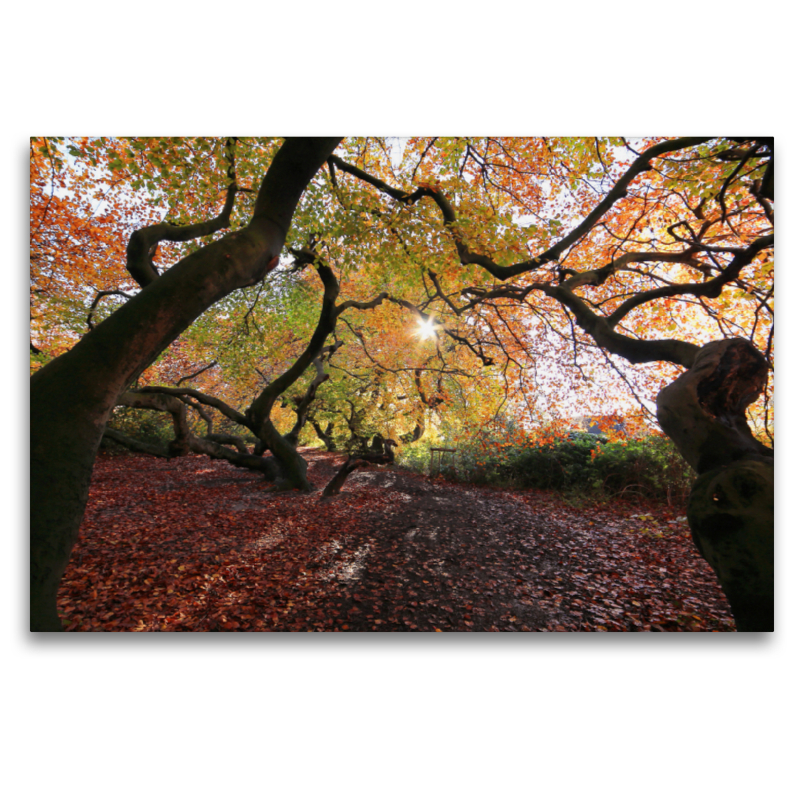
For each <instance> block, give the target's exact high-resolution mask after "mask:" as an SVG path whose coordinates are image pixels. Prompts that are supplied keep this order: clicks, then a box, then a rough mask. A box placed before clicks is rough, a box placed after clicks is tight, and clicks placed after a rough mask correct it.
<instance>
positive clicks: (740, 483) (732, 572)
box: [657, 339, 774, 631]
mask: <svg viewBox="0 0 800 800" xmlns="http://www.w3.org/2000/svg"><path fill="white" fill-rule="evenodd" d="M766 377H767V363H766V360H765V359H764V357H763V356H762V355H761V353H759V352H758V350H756V349H755V348H754V347H753V346H752V345H751V344H750V343H749V342H748V341H746V340H744V339H727V340H724V341H719V342H712V343H711V344H708V345H706V346H705V347H703V348H701V349H700V351H699V353H698V355H697V357H696V359H695V361H694V364H693V365H692V366H691V368H690V369H689V370H688V371H687V372H685V373H684V374H683V375H681V376H680V377H679V378H678V379H677V380H676V381H674V382H673V383H671V384H670V385H669V386H667V387H666V388H664V389H663V390H662V391H661V392H660V393H659V395H658V398H657V406H658V412H657V413H658V420H659V422H660V423H661V427H662V428H663V430H664V432H665V433H666V434H667V435H668V436H669V437H670V438H671V439H672V441H673V442H675V445H676V446H677V448H678V450H679V451H680V452H681V454H682V455H683V456H684V458H685V459H686V460H687V461H688V462H689V464H691V466H692V467H694V469H695V470H696V471H697V472H698V473H699V478H698V479H697V481H696V482H695V484H694V486H693V487H692V492H691V495H690V497H689V507H688V514H687V515H688V519H689V525H690V527H691V530H692V539H693V540H694V543H695V545H696V546H697V549H698V550H699V551H700V553H701V555H702V556H703V558H705V559H706V561H708V563H709V564H710V565H711V567H712V568H713V570H714V572H715V573H716V574H717V577H718V578H719V580H720V583H721V585H722V589H723V591H724V592H725V595H726V596H727V598H728V602H729V603H730V605H731V610H732V611H733V615H734V618H735V619H736V627H737V629H738V630H740V631H771V630H773V629H774V615H773V609H774V567H773V553H774V460H773V451H772V450H771V449H770V448H769V447H766V446H765V445H763V444H761V442H759V441H758V440H757V439H756V438H755V437H754V436H753V434H752V433H751V431H750V428H749V427H748V424H747V418H746V416H745V410H746V409H747V406H749V405H750V403H752V402H753V401H754V400H755V399H756V398H757V397H758V396H759V395H760V394H761V392H762V391H763V388H764V383H765V381H766Z"/></svg>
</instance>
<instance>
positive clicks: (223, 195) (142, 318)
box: [30, 137, 774, 611]
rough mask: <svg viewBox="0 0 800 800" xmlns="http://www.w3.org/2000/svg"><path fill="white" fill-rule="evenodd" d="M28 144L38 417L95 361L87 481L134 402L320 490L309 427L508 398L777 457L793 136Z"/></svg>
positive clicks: (331, 434) (723, 452) (353, 432)
mask: <svg viewBox="0 0 800 800" xmlns="http://www.w3.org/2000/svg"><path fill="white" fill-rule="evenodd" d="M30 160H31V336H32V339H31V360H32V371H33V372H34V373H36V374H35V375H34V383H33V384H32V385H34V386H35V387H37V389H38V394H37V395H36V396H37V397H41V398H48V399H47V402H45V400H44V399H42V401H41V402H42V403H43V405H42V406H41V407H37V406H36V405H35V404H34V414H35V415H36V414H37V413H38V414H39V416H40V417H44V416H45V415H46V412H45V411H44V410H43V409H45V408H50V407H51V406H49V405H47V403H50V404H52V402H53V401H54V398H55V395H56V393H57V389H56V387H58V386H64V387H66V386H67V385H68V384H69V380H68V376H69V375H80V376H81V378H82V380H84V382H85V388H84V389H82V390H76V391H77V394H76V396H78V395H79V394H80V391H83V392H84V395H82V396H83V398H84V399H83V400H81V401H80V402H79V401H77V400H76V409H78V410H76V412H75V413H76V414H78V415H83V418H85V420H86V424H87V425H89V428H87V431H89V430H90V429H91V434H90V433H88V432H87V433H85V434H80V436H83V439H85V440H86V442H87V443H88V444H87V445H86V456H85V463H84V466H83V467H82V470H83V472H82V473H81V474H84V475H85V480H84V479H82V480H84V483H86V481H88V475H89V474H90V472H91V463H92V461H93V458H94V452H95V450H96V446H97V443H99V441H100V437H101V436H102V435H103V434H104V433H105V435H107V436H116V438H117V440H118V441H126V439H125V437H124V436H123V434H121V433H119V432H116V433H114V429H113V420H112V424H111V426H110V427H109V429H108V430H107V429H106V425H105V423H106V421H107V420H108V417H109V415H110V413H111V411H112V409H113V408H114V407H115V406H119V405H124V406H131V407H139V408H150V409H156V410H159V411H162V412H167V413H169V414H170V415H171V416H172V419H173V424H174V431H175V436H174V439H173V441H172V442H171V443H170V445H169V450H168V451H166V452H165V453H163V454H165V455H167V456H174V455H179V454H180V453H181V452H187V450H189V449H194V450H195V451H196V452H205V453H207V454H209V455H212V456H214V457H223V458H228V459H229V460H232V461H234V463H240V464H241V465H242V466H247V467H249V468H257V469H261V470H262V471H263V472H264V473H265V475H267V477H269V478H271V479H273V480H277V481H278V484H279V486H282V487H295V488H301V489H306V490H307V489H309V488H310V486H309V485H308V482H307V480H306V478H305V467H304V462H303V460H302V459H301V458H300V457H299V456H298V455H297V451H296V445H297V441H298V437H299V436H300V435H306V436H309V437H313V438H314V439H316V437H319V438H320V439H322V440H323V441H326V437H328V438H330V439H331V446H334V445H335V444H336V442H339V443H342V442H348V443H350V444H351V445H360V448H361V450H362V451H363V450H364V447H365V445H366V442H367V441H368V440H369V439H371V438H372V437H374V436H375V435H378V436H379V437H380V439H382V440H383V441H389V440H391V442H392V443H393V444H394V446H401V445H402V443H403V442H408V441H412V440H414V439H416V438H419V437H420V436H421V435H423V433H424V432H425V431H426V429H427V430H431V429H436V430H442V429H446V430H447V431H448V433H449V435H450V436H451V437H452V438H454V439H456V440H457V439H458V438H459V437H470V436H472V435H474V434H475V433H476V432H478V431H481V430H485V429H486V428H487V427H491V426H493V425H499V424H500V423H501V422H502V421H503V420H504V419H506V418H511V419H514V420H515V421H516V422H517V423H518V427H517V428H516V430H517V431H519V432H523V433H524V435H526V436H528V435H536V434H537V432H538V433H540V434H541V432H542V431H551V430H552V429H553V426H554V425H555V426H562V427H564V426H567V427H568V426H569V425H570V424H573V423H574V421H575V420H576V419H578V418H579V417H581V416H583V415H586V414H590V415H595V416H597V415H599V416H601V417H602V418H603V419H605V420H607V421H609V422H612V421H613V420H614V419H619V417H620V416H624V417H627V418H634V417H635V418H638V419H639V420H640V422H641V424H643V425H650V426H655V425H657V424H658V423H657V421H656V417H658V420H659V421H660V424H661V426H662V427H663V428H664V429H665V431H666V432H667V433H668V435H670V436H671V437H672V438H673V439H674V440H675V442H676V444H677V445H678V447H679V449H680V450H681V452H682V453H683V455H684V456H685V457H686V458H687V460H688V461H689V462H690V464H691V465H692V466H693V467H694V468H695V469H696V470H698V472H701V473H705V472H708V471H709V470H711V469H717V468H722V467H725V466H726V465H728V464H729V462H731V461H732V460H733V461H737V460H738V461H741V460H748V459H750V460H753V459H755V460H756V461H759V459H761V460H763V459H768V458H771V450H770V449H769V447H768V445H769V444H771V442H772V437H773V428H772V399H771V398H772V388H771V387H772V384H771V376H772V352H773V308H772V305H773V302H772V301H773V277H774V272H773V261H772V259H773V223H774V218H773V207H772V204H773V197H774V188H773V186H774V178H773V175H774V156H773V146H772V140H771V139H765V138H759V137H750V138H748V137H684V138H674V137H652V138H646V139H637V140H627V139H624V138H621V137H596V138H575V137H572V138H556V137H539V138H509V137H449V138H448V137H412V138H408V139H398V138H395V139H391V138H381V137H367V138H348V139H344V140H341V141H339V140H333V139H331V140H291V139H290V140H286V142H284V141H283V140H278V139H260V138H252V137H226V138H218V139H214V138H175V137H152V138H122V137H105V138H103V137H98V138H91V137H83V138H62V139H59V138H33V139H31V149H30ZM123 342H125V343H124V344H123ZM720 343H723V344H722V346H720ZM712 345H713V347H712ZM729 345H730V346H729ZM709 347H711V349H708V348H709ZM64 354H66V355H64ZM59 356H63V357H62V358H59ZM681 375H683V376H684V377H683V378H681V379H680V380H681V381H683V382H682V383H681V382H679V381H678V380H677V379H678V378H679V376H681ZM687 376H688V377H687ZM676 386H677V387H678V388H677V389H672V388H669V391H667V388H668V387H676ZM687 392H688V394H689V395H691V396H690V397H688V395H687ZM659 393H661V394H659ZM101 395H102V397H101ZM657 396H658V397H659V400H658V402H657V401H656V398H657ZM687 397H688V399H687ZM657 406H658V408H657ZM92 409H94V410H92ZM47 413H49V412H47ZM745 415H747V416H745ZM688 418H692V419H693V420H694V422H693V423H692V425H693V426H694V427H692V426H687V424H686V419H688ZM65 419H66V417H65ZM90 419H91V420H92V421H91V424H90ZM37 422H38V419H35V420H34V424H35V425H36V424H37ZM307 422H310V425H307V424H306V423H307ZM73 428H74V430H75V431H76V433H75V436H76V437H78V436H79V434H78V433H77V431H78V428H75V427H74V426H73ZM243 431H244V432H247V435H249V436H251V437H254V439H252V440H253V441H255V443H256V444H255V448H254V450H253V452H250V451H249V450H248V449H247V446H246V444H245V443H244V441H243V440H241V439H240V438H239V437H240V435H241V434H242V432H243ZM311 431H313V432H314V433H313V434H312V433H311ZM753 434H755V436H754V435H753ZM52 435H54V434H51V438H52ZM43 436H44V434H43ZM237 438H238V439H239V440H238V441H237ZM126 443H127V444H129V445H130V444H131V442H130V441H126ZM326 444H328V442H327V441H326ZM65 446H66V445H65ZM134 446H141V443H139V444H138V445H136V443H134ZM267 451H269V452H270V453H271V457H270V458H263V455H264V453H265V452H267ZM37 457H40V458H41V459H42V460H44V459H45V455H44V450H42V451H41V454H40V456H37ZM87 470H88V472H87ZM715 485H716V484H715ZM65 491H66V490H65ZM70 491H72V490H70ZM75 491H76V492H78V489H75ZM709 491H711V493H712V494H713V493H714V492H715V491H717V490H716V489H713V488H712V489H710V490H709ZM80 492H84V493H85V486H83V488H81V489H80V491H79V492H78V495H80ZM81 502H85V500H84V501H81V500H80V497H78V499H77V500H76V505H75V509H79V508H80V507H81ZM54 513H55V512H54ZM75 513H78V512H77V511H75V512H74V513H73V516H74V514H75ZM698 513H700V512H698ZM70 524H72V525H73V527H74V520H73V522H72V523H70ZM759 524H760V523H759ZM770 542H771V538H770ZM698 546H700V547H701V551H702V550H703V546H702V545H701V544H698ZM770 546H771V545H770ZM709 553H710V551H709ZM709 553H706V552H704V553H703V554H704V556H706V558H707V559H709V560H710V561H711V562H712V564H713V563H714V561H713V560H714V558H715V556H713V555H710V554H709ZM770 553H771V551H770ZM67 555H68V549H67ZM61 558H62V559H63V554H62V556H61ZM759 558H760V556H759ZM764 558H765V559H766V558H767V557H766V556H764ZM764 563H766V561H765V562H764ZM715 569H717V566H715ZM725 569H726V568H723V567H719V569H718V574H720V571H723V572H724V571H725ZM769 569H770V570H771V555H770V556H769ZM56 571H57V570H56ZM770 580H771V577H770ZM723 583H724V580H723ZM726 591H727V589H726ZM748 591H749V590H748ZM758 592H760V594H759V597H761V596H762V595H763V594H764V592H763V591H762V589H759V590H758ZM729 594H730V593H729ZM758 602H759V603H761V602H762V601H761V600H759V601H758ZM764 602H766V601H764ZM734 611H736V608H734Z"/></svg>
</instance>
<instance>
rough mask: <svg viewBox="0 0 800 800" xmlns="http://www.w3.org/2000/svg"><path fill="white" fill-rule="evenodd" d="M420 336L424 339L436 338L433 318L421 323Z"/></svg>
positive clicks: (421, 320) (422, 320)
mask: <svg viewBox="0 0 800 800" xmlns="http://www.w3.org/2000/svg"><path fill="white" fill-rule="evenodd" d="M419 336H420V337H421V338H422V339H433V338H434V337H435V336H436V326H435V325H434V324H433V316H432V315H431V316H430V317H428V318H427V319H420V321H419Z"/></svg>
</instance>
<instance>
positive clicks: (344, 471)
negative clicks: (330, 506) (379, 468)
mask: <svg viewBox="0 0 800 800" xmlns="http://www.w3.org/2000/svg"><path fill="white" fill-rule="evenodd" d="M366 466H367V462H366V461H364V459H361V458H354V457H353V456H348V457H347V461H345V462H344V464H342V466H341V468H340V469H339V471H338V472H337V473H336V474H335V475H334V476H333V477H332V478H331V480H330V482H329V483H328V485H327V486H326V487H325V488H324V489H323V491H322V496H323V497H333V496H334V495H337V494H339V492H341V490H342V486H344V482H345V481H346V480H347V478H348V476H349V475H350V473H351V472H353V471H354V470H356V469H358V468H359V467H366Z"/></svg>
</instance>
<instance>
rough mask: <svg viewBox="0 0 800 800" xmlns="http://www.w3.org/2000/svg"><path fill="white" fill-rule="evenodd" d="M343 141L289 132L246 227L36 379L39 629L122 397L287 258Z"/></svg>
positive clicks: (173, 272)
mask: <svg viewBox="0 0 800 800" xmlns="http://www.w3.org/2000/svg"><path fill="white" fill-rule="evenodd" d="M338 142H339V139H333V138H330V139H289V140H287V141H286V142H285V143H284V145H283V146H282V147H281V149H280V150H279V151H278V153H277V154H276V156H275V158H274V160H273V162H272V164H271V165H270V167H269V169H268V171H267V173H266V175H265V177H264V180H263V182H262V184H261V187H260V189H259V193H258V197H257V200H256V208H255V213H254V215H253V219H252V220H251V222H250V224H249V225H248V226H247V227H246V228H244V229H242V230H240V231H236V232H234V233H230V234H228V235H227V236H225V237H224V238H222V239H220V240H219V241H216V242H213V243H211V244H209V245H207V246H205V247H203V248H202V249H201V250H198V251H196V252H194V253H192V254H191V255H189V256H187V257H186V258H184V259H182V260H181V261H179V262H178V263H177V264H175V265H174V266H173V267H172V268H171V269H170V270H168V271H167V272H166V273H164V274H163V275H161V276H159V277H158V279H157V280H154V281H152V282H151V283H149V284H148V285H147V286H146V288H144V289H143V290H142V291H141V292H140V293H139V294H138V295H136V296H135V297H134V298H133V299H131V300H129V301H128V302H127V303H126V304H125V305H124V306H122V308H120V309H119V310H117V311H116V312H115V313H114V314H112V315H111V316H110V317H108V319H106V320H104V321H103V322H102V323H101V324H100V325H98V326H97V327H96V328H94V330H92V331H91V332H90V333H88V334H87V335H86V336H84V338H83V339H81V341H80V342H79V343H78V344H77V345H75V347H73V348H72V350H70V351H69V352H67V353H65V354H64V355H62V356H60V357H59V358H56V359H54V360H53V361H51V362H50V363H49V364H47V365H46V366H45V367H43V368H42V369H40V370H39V371H38V372H37V373H35V374H34V376H33V377H32V378H31V390H30V405H31V491H30V498H31V503H30V506H31V555H30V559H31V574H30V624H31V630H33V631H54V630H55V631H58V630H61V622H60V620H59V617H58V611H57V608H56V594H57V591H58V584H59V582H60V580H61V576H62V575H63V573H64V570H65V569H66V566H67V562H68V560H69V556H70V552H71V551H72V548H73V546H74V544H75V541H76V540H77V537H78V530H79V528H80V523H81V519H82V517H83V512H84V508H85V506H86V499H87V496H88V490H89V481H90V479H91V475H92V468H93V466H94V461H95V456H96V453H97V448H98V446H99V444H100V440H101V438H102V436H103V430H104V428H105V425H106V422H107V420H108V417H109V415H110V413H111V410H112V409H113V408H114V406H115V404H116V401H117V398H118V397H119V395H120V394H121V393H122V392H123V391H124V390H125V389H126V388H127V387H128V386H130V385H131V384H132V383H133V382H134V380H135V379H136V378H137V377H138V376H139V375H140V374H141V372H142V371H143V370H144V369H145V368H146V367H147V366H148V365H149V364H150V363H151V362H152V361H153V360H154V359H155V358H156V357H157V356H158V354H159V353H161V352H162V351H163V350H164V349H165V348H166V347H167V346H168V345H169V344H170V343H171V342H172V341H173V340H174V339H175V338H176V337H177V336H178V335H179V334H180V333H181V332H182V331H184V330H185V329H186V328H187V327H188V326H189V325H190V324H191V323H192V322H193V321H194V320H195V319H197V317H198V316H200V314H202V313H203V312H204V311H205V310H206V309H208V308H209V307H210V306H211V305H213V304H214V303H215V302H216V301H217V300H220V299H221V298H222V297H225V296H226V295H228V294H230V293H231V292H232V291H234V290H235V289H238V288H241V287H244V286H251V285H253V284H255V283H258V281H260V280H262V279H263V278H264V276H265V275H266V274H267V273H268V272H269V271H270V270H271V269H273V268H274V267H275V266H276V265H277V263H278V256H279V254H280V252H281V249H282V247H283V244H284V241H285V239H286V235H287V231H288V228H289V225H290V223H291V219H292V216H293V214H294V211H295V208H296V207H297V203H298V202H299V200H300V197H301V195H302V193H303V191H304V190H305V188H306V186H307V185H308V182H309V181H310V180H311V179H312V178H313V176H314V174H315V173H316V172H317V170H318V169H319V167H320V166H322V164H324V163H325V160H326V159H327V158H328V156H329V155H330V154H331V153H332V152H333V150H334V149H335V147H336V145H337V144H338Z"/></svg>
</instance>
